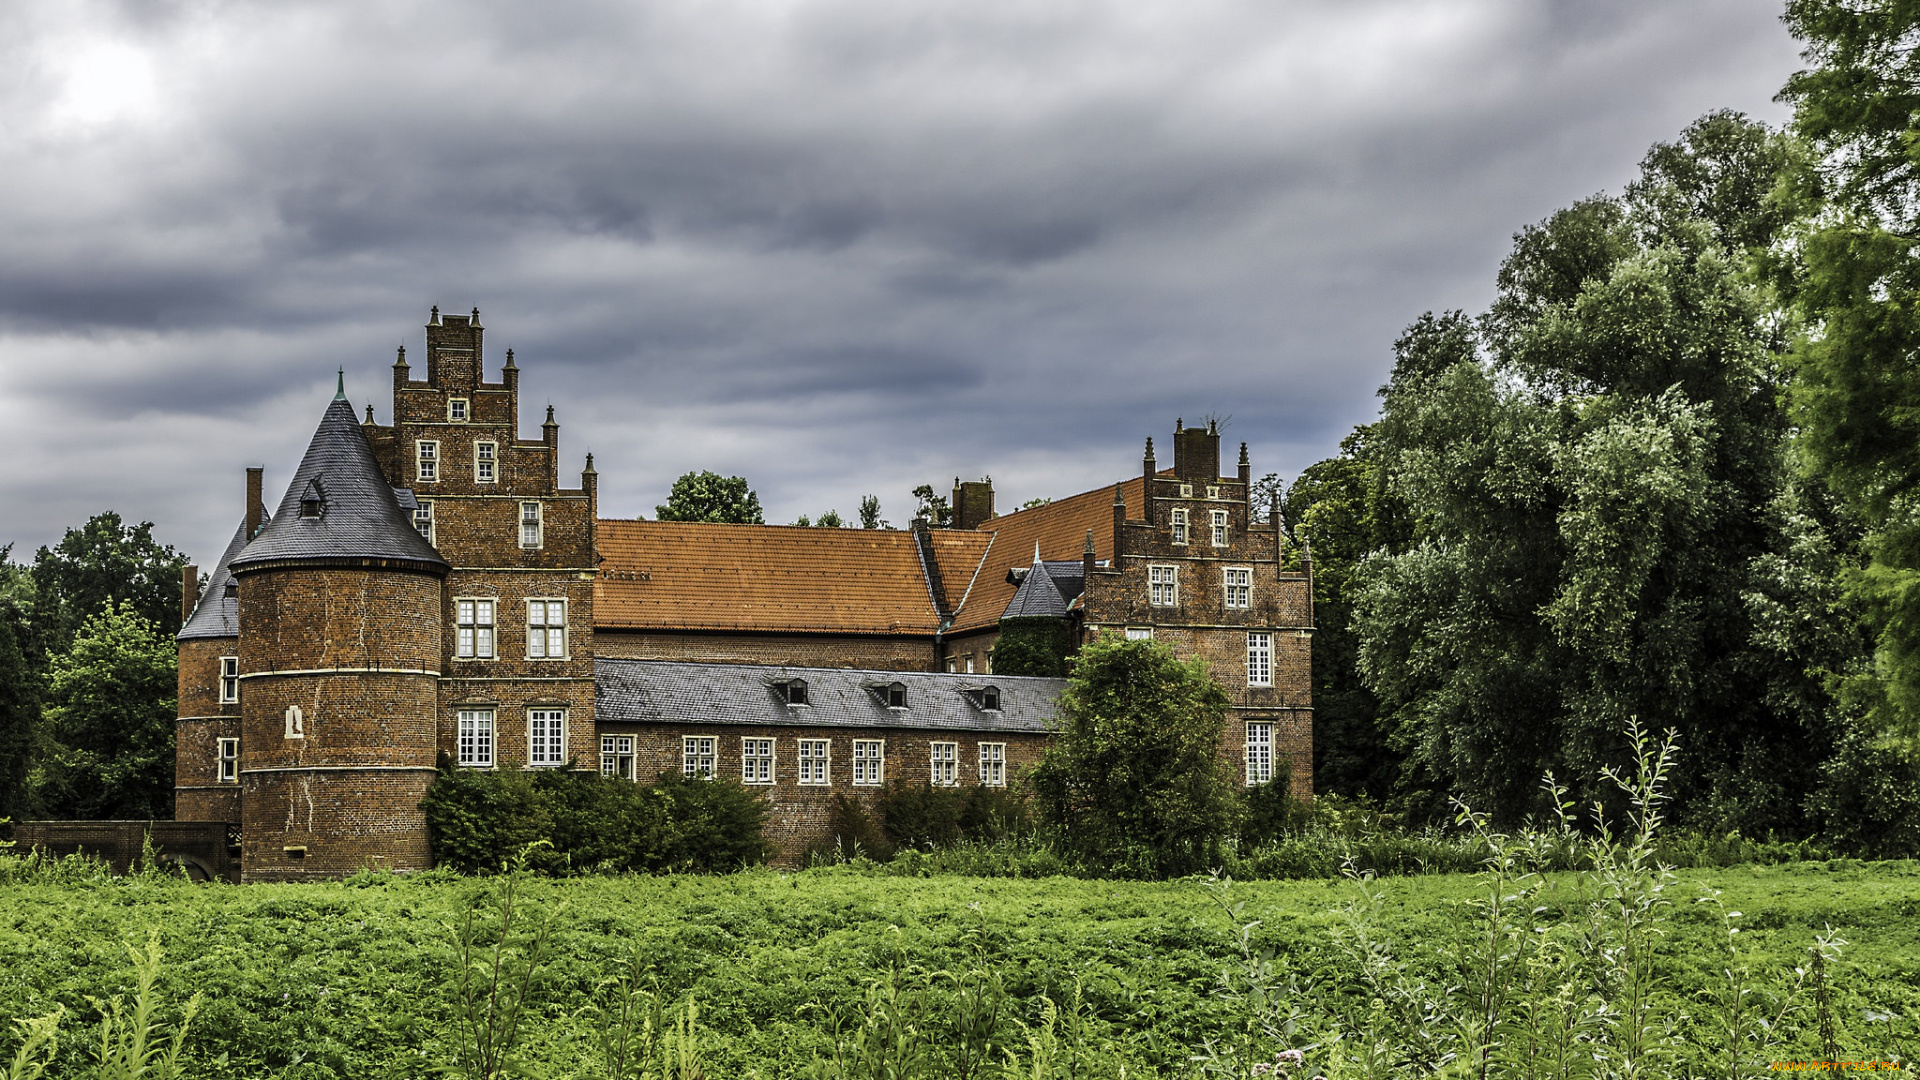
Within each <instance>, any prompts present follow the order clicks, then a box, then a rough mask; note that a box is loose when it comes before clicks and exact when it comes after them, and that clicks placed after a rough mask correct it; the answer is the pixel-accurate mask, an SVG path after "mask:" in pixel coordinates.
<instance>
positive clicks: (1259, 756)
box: [1246, 720, 1273, 787]
mask: <svg viewBox="0 0 1920 1080" xmlns="http://www.w3.org/2000/svg"><path fill="white" fill-rule="evenodd" d="M1246 758H1247V786H1248V787H1258V786H1259V785H1261V784H1270V783H1272V782H1273V722H1272V721H1271V720H1254V721H1250V722H1249V723H1248V724H1247V743H1246Z"/></svg>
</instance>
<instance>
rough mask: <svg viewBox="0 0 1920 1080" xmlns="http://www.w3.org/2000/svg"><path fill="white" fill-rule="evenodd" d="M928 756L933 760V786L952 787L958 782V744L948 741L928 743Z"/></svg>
mask: <svg viewBox="0 0 1920 1080" xmlns="http://www.w3.org/2000/svg"><path fill="white" fill-rule="evenodd" d="M927 746H928V756H929V757H930V758H931V759H932V762H933V786H934V787H953V786H954V785H955V784H958V783H959V782H960V744H959V743H950V742H937V743H929V744H927Z"/></svg>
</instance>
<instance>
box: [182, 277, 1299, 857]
mask: <svg viewBox="0 0 1920 1080" xmlns="http://www.w3.org/2000/svg"><path fill="white" fill-rule="evenodd" d="M482 335H483V329H482V327H481V325H480V319H479V312H478V311H475V312H473V313H472V315H468V316H457V315H445V316H443V315H441V314H440V313H439V310H438V309H435V311H434V313H433V316H432V318H431V320H430V321H429V323H428V324H427V327H426V355H425V358H424V360H425V363H424V372H423V375H424V378H422V379H415V378H414V369H413V368H412V367H411V366H409V364H408V362H407V359H406V351H405V349H402V350H401V351H400V356H399V358H398V359H397V360H396V361H395V363H394V365H393V402H392V413H391V420H392V422H391V423H390V424H384V425H383V424H380V423H378V422H376V419H375V416H374V410H373V406H371V405H368V406H367V408H366V412H365V415H364V416H357V415H356V414H355V412H354V409H353V406H352V405H351V404H350V403H349V402H348V400H347V397H346V394H345V391H344V380H343V385H342V387H341V389H340V390H339V392H337V393H336V395H335V397H334V399H333V401H332V402H330V403H329V404H328V405H327V407H326V409H325V411H324V412H323V414H322V416H321V419H320V424H319V427H318V429H317V430H316V431H315V433H314V436H313V440H312V443H311V444H310V445H309V446H308V448H307V452H306V454H305V456H304V457H303V458H302V459H301V461H300V464H299V466H298V468H296V469H295V470H294V473H293V476H292V480H291V481H290V482H289V483H288V485H287V487H286V491H285V494H284V496H283V497H282V498H281V499H280V501H279V503H278V504H277V506H276V507H275V508H274V509H273V510H272V512H271V513H269V512H268V510H267V508H266V506H265V504H264V501H263V495H262V486H263V483H264V478H263V473H262V470H260V469H249V470H247V482H246V497H245V504H244V507H243V509H242V521H241V522H240V523H239V525H238V526H237V528H236V530H235V533H234V535H233V539H232V542H231V543H230V544H229V545H228V546H227V549H226V551H225V552H224V553H223V554H222V555H221V557H220V561H219V563H218V564H217V565H216V566H215V568H214V570H213V573H212V574H211V576H210V578H209V583H208V585H207V587H206V588H205V589H204V590H201V589H199V588H198V577H197V574H196V572H195V571H194V570H193V568H189V570H188V574H187V581H188V587H187V588H186V589H185V590H184V594H185V595H184V597H183V605H184V607H185V608H186V611H187V617H186V623H185V626H184V628H183V629H182V630H181V632H180V686H179V690H180V718H179V732H178V744H177V761H176V785H177V787H176V793H177V804H176V806H177V808H176V818H177V819H178V820H180V821H182V822H186V821H197V822H224V823H227V825H228V827H229V831H230V833H232V832H233V831H234V830H237V836H238V846H239V850H240V856H239V858H240V863H241V873H242V876H243V878H244V879H245V880H255V881H264V880H288V879H302V878H314V877H333V876H339V875H342V874H346V873H351V872H352V871H354V870H357V869H359V868H361V867H365V866H373V867H387V868H392V869H396V870H406V869H417V868H423V867H426V866H428V865H429V864H430V861H431V854H430V852H429V851H428V846H427V833H426V823H425V817H424V815H423V813H422V811H421V810H420V801H421V797H422V795H424V793H425V792H426V789H427V786H428V785H429V784H430V783H431V782H432V780H433V776H434V772H435V769H436V767H437V764H438V763H440V762H452V763H456V764H458V765H460V766H462V767H469V768H490V769H533V768H558V767H564V766H566V765H568V764H570V763H571V764H574V765H575V766H586V767H592V766H593V765H594V764H596V763H597V765H598V767H599V768H600V770H601V771H602V772H604V773H608V774H611V775H615V776H620V777H626V778H631V779H635V780H639V781H646V780H651V779H653V778H654V777H656V776H658V775H659V774H660V773H661V772H663V771H666V770H675V769H678V770H682V771H684V772H687V773H690V774H703V775H710V776H718V775H724V776H729V777H734V778H738V779H740V780H741V781H742V782H744V783H746V784H747V785H748V786H750V787H754V788H757V789H759V790H762V791H764V792H765V795H766V797H767V799H768V800H769V802H770V805H771V811H772V813H771V815H770V818H769V827H770V833H771V836H770V838H771V839H772V840H773V841H774V843H775V845H776V848H777V849H778V850H779V851H780V852H781V853H782V854H783V855H784V856H786V857H788V858H793V857H797V856H798V855H799V854H800V853H801V852H802V851H804V850H805V849H806V848H807V847H808V846H809V845H812V844H817V843H822V842H826V841H828V840H830V835H829V823H828V819H829V813H830V809H831V805H832V802H833V796H835V795H839V794H856V795H857V794H859V793H861V792H873V791H875V790H877V788H878V787H879V786H880V785H882V784H884V783H887V782H890V781H895V780H909V781H924V782H931V783H934V784H939V785H971V784H989V785H1004V784H1007V783H1010V782H1011V781H1013V780H1014V779H1015V778H1016V777H1017V775H1018V773H1019V772H1020V770H1021V769H1022V768H1024V767H1025V766H1026V765H1028V764H1030V763H1032V761H1033V760H1034V759H1035V758H1036V757H1037V755H1038V754H1039V752H1040V751H1041V749H1042V748H1043V746H1044V744H1045V740H1046V738H1047V734H1046V733H1047V731H1048V728H1049V725H1050V723H1051V722H1052V720H1053V713H1054V701H1055V698H1056V697H1057V695H1058V694H1059V692H1060V690H1061V688H1062V687H1063V685H1064V683H1063V681H1062V680H1058V679H1042V678H1032V677H1017V676H1006V675H996V674H995V673H994V672H993V666H992V657H993V650H994V643H995V640H996V639H997V637H998V636H999V633H1000V627H1001V625H1002V620H1003V619H1005V618H1010V617H1028V618H1030V617H1046V618H1055V619H1060V620H1063V621H1064V622H1065V624H1066V625H1067V626H1068V628H1069V631H1070V634H1071V640H1073V641H1074V642H1084V641H1086V640H1088V639H1090V638H1091V637H1093V636H1094V635H1098V634H1124V635H1127V636H1131V637H1152V638H1155V639H1157V640H1160V641H1163V642H1165V643H1166V644H1168V645H1169V646H1171V647H1172V648H1173V650H1174V651H1175V652H1176V653H1177V654H1179V655H1181V656H1184V657H1201V658H1204V659H1205V660H1206V661H1207V663H1208V665H1209V667H1210V669H1211V671H1212V672H1213V674H1214V677H1215V678H1216V679H1217V680H1218V681H1219V683H1220V684H1221V686H1222V687H1224V688H1225V689H1226V691H1227V693H1228V695H1229V696H1230V698H1231V699H1232V701H1233V716H1232V719H1231V723H1230V725H1229V728H1228V734H1227V737H1226V740H1225V745H1223V747H1222V754H1223V755H1224V756H1225V757H1226V758H1228V759H1230V760H1231V761H1232V762H1233V763H1234V766H1235V769H1236V771H1237V775H1238V776H1239V778H1240V779H1241V781H1242V782H1243V783H1249V784H1258V783H1263V782H1265V781H1267V780H1269V779H1271V778H1272V777H1274V776H1275V775H1276V772H1277V770H1278V771H1285V770H1288V769H1290V770H1291V775H1292V779H1293V784H1294V789H1295V790H1296V791H1297V792H1301V793H1303V794H1305V793H1310V792H1311V790H1312V735H1311V732H1312V723H1311V701H1310V662H1309V658H1310V635H1311V628H1312V622H1313V615H1312V606H1311V600H1310V572H1311V567H1310V565H1307V566H1303V572H1288V571H1286V570H1285V569H1284V568H1283V567H1284V560H1283V554H1284V552H1283V540H1282V536H1281V534H1280V532H1279V531H1278V527H1277V525H1276V524H1274V523H1273V519H1274V518H1277V516H1278V515H1271V516H1270V517H1269V520H1268V521H1266V522H1257V521H1255V520H1254V518H1255V514H1254V513H1253V510H1254V508H1253V506H1252V504H1251V502H1250V496H1251V492H1252V483H1251V467H1250V465H1249V463H1248V461H1247V456H1246V448H1245V446H1244V444H1243V445H1242V446H1241V450H1240V457H1239V462H1238V466H1237V472H1236V474H1235V475H1232V476H1222V475H1221V474H1220V436H1219V433H1218V431H1217V430H1216V429H1214V428H1212V427H1207V428H1184V427H1178V426H1177V427H1176V430H1175V432H1174V434H1173V463H1172V467H1171V468H1170V469H1161V468H1159V467H1158V464H1157V462H1156V460H1155V457H1154V451H1153V443H1152V440H1150V439H1149V440H1148V441H1147V450H1146V454H1145V456H1144V459H1143V461H1142V463H1141V468H1140V472H1139V475H1137V476H1134V477H1132V478H1130V479H1126V480H1124V481H1122V482H1119V483H1116V484H1114V485H1113V486H1112V487H1110V488H1101V489H1097V490H1094V491H1089V492H1085V493H1082V494H1078V495H1073V496H1069V497H1066V498H1061V499H1057V500H1055V501H1053V502H1051V503H1049V504H1047V505H1044V506H1039V507H1035V508H1032V509H1024V510H1020V511H1018V512H1015V513H1009V514H1005V515H999V516H996V515H995V514H994V509H993V490H992V485H991V483H990V482H988V481H978V482H966V483H961V482H956V484H955V487H954V492H953V509H954V520H953V523H952V524H953V527H951V528H931V527H929V526H928V525H927V524H926V523H925V522H915V523H914V525H913V526H912V527H911V528H910V529H906V530H898V531H894V530H861V529H823V528H804V527H793V526H763V525H709V524H694V523H686V522H661V521H642V520H627V519H618V518H603V517H601V516H600V514H601V510H600V506H599V503H598V496H597V485H596V480H597V476H596V473H595V471H594V468H593V460H592V458H591V456H589V457H588V458H587V459H586V464H585V468H584V469H583V470H582V471H581V472H580V473H578V474H577V481H576V482H575V484H574V486H565V482H564V481H563V479H562V475H561V454H560V427H559V425H558V424H557V423H556V422H555V421H554V414H553V409H552V408H551V407H549V408H548V409H547V413H546V418H545V422H544V423H543V424H542V425H541V428H540V435H539V437H538V438H536V439H531V440H529V439H524V438H522V437H521V433H520V425H519V419H520V413H519V391H520V371H519V369H518V368H517V367H516V366H515V363H514V356H513V353H512V351H511V350H509V351H508V353H507V354H506V360H505V364H504V365H503V367H502V368H501V369H500V370H499V372H498V375H499V377H498V379H497V381H488V379H487V377H486V371H485V365H484V362H483V361H484V354H483V352H482ZM569 479H571V478H569Z"/></svg>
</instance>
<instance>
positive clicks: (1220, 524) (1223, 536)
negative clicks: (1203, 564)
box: [1213, 510, 1227, 547]
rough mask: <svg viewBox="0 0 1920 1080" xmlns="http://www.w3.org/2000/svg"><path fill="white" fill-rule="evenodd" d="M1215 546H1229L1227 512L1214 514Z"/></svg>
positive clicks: (1218, 511)
mask: <svg viewBox="0 0 1920 1080" xmlns="http://www.w3.org/2000/svg"><path fill="white" fill-rule="evenodd" d="M1213 546H1214V547H1226V546H1227V512H1226V511H1225V510H1215V511H1214V512H1213Z"/></svg>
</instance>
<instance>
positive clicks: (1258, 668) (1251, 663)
mask: <svg viewBox="0 0 1920 1080" xmlns="http://www.w3.org/2000/svg"><path fill="white" fill-rule="evenodd" d="M1247 685H1248V686H1272V685H1273V635H1272V634H1269V633H1266V632H1265V631H1255V632H1253V633H1251V634H1248V635H1247Z"/></svg>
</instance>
